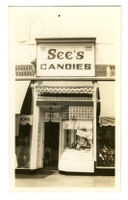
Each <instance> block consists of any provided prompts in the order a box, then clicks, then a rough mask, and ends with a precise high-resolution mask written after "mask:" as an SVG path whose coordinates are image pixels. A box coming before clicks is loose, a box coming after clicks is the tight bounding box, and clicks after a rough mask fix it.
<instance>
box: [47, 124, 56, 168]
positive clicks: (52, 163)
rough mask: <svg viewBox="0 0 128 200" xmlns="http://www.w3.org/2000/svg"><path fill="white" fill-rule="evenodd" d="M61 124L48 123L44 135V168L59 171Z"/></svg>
mask: <svg viewBox="0 0 128 200" xmlns="http://www.w3.org/2000/svg"><path fill="white" fill-rule="evenodd" d="M58 153H59V123H57V122H46V123H45V135H44V168H46V169H58Z"/></svg>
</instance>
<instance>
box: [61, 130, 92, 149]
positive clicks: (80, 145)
mask: <svg viewBox="0 0 128 200" xmlns="http://www.w3.org/2000/svg"><path fill="white" fill-rule="evenodd" d="M82 134H83V135H82ZM91 148H92V131H91V130H86V129H81V130H73V129H65V130H64V149H75V150H90V149H91Z"/></svg>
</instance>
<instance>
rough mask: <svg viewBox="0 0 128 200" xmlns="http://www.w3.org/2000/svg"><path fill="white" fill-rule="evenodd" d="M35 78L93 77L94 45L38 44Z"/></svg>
mask: <svg viewBox="0 0 128 200" xmlns="http://www.w3.org/2000/svg"><path fill="white" fill-rule="evenodd" d="M37 76H44V77H53V76H56V77H59V76H60V77H62V76H64V77H71V76H75V77H84V76H94V43H47V44H38V46H37Z"/></svg>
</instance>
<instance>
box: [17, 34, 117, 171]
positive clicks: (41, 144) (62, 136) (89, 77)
mask: <svg viewBox="0 0 128 200" xmlns="http://www.w3.org/2000/svg"><path fill="white" fill-rule="evenodd" d="M36 43H37V57H36V59H35V60H34V61H32V63H31V64H30V65H28V66H27V65H26V66H25V65H17V66H16V109H15V110H16V131H15V132H16V168H18V169H30V170H33V169H38V168H46V169H58V170H59V171H66V172H90V173H95V170H96V168H113V169H114V167H115V110H114V107H115V87H114V80H115V77H114V76H115V66H114V65H109V64H108V65H96V62H95V60H96V55H97V52H96V38H58V39H54V38H49V39H36ZM18 91H20V94H19V95H18Z"/></svg>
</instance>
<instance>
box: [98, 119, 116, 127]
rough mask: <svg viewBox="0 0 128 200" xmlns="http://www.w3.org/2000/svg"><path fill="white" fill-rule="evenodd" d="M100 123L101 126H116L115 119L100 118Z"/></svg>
mask: <svg viewBox="0 0 128 200" xmlns="http://www.w3.org/2000/svg"><path fill="white" fill-rule="evenodd" d="M99 123H100V124H101V126H115V118H114V117H99Z"/></svg>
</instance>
